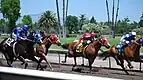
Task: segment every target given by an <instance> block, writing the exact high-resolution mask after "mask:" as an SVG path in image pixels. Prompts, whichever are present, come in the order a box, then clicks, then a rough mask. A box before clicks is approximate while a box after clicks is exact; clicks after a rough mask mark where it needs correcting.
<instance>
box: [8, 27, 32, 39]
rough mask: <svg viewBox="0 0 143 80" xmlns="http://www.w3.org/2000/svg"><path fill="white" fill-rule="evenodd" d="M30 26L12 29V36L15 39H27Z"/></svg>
mask: <svg viewBox="0 0 143 80" xmlns="http://www.w3.org/2000/svg"><path fill="white" fill-rule="evenodd" d="M28 29H29V26H28V25H24V26H21V27H16V28H14V29H13V30H12V36H11V38H12V39H14V40H15V41H17V40H26V39H27V33H28Z"/></svg>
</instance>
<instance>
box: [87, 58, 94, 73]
mask: <svg viewBox="0 0 143 80" xmlns="http://www.w3.org/2000/svg"><path fill="white" fill-rule="evenodd" d="M94 59H95V58H89V59H88V62H89V69H90V71H91V70H92V64H93V62H94Z"/></svg>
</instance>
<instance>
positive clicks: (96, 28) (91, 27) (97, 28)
mask: <svg viewBox="0 0 143 80" xmlns="http://www.w3.org/2000/svg"><path fill="white" fill-rule="evenodd" d="M101 30H103V27H101V26H100V25H98V24H94V23H88V24H85V25H83V31H84V32H91V31H94V32H99V31H101Z"/></svg>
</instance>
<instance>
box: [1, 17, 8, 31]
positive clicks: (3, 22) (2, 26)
mask: <svg viewBox="0 0 143 80" xmlns="http://www.w3.org/2000/svg"><path fill="white" fill-rule="evenodd" d="M6 28H7V27H6V22H5V20H4V19H0V31H2V32H4V31H5V29H6Z"/></svg>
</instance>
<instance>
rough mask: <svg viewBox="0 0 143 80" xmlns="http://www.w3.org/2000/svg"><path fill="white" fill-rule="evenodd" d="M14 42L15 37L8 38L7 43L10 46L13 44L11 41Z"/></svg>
mask: <svg viewBox="0 0 143 80" xmlns="http://www.w3.org/2000/svg"><path fill="white" fill-rule="evenodd" d="M12 42H14V39H12V38H8V39H7V40H6V41H5V43H6V44H7V45H8V46H11V43H12Z"/></svg>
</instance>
